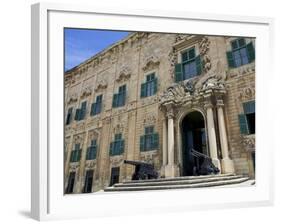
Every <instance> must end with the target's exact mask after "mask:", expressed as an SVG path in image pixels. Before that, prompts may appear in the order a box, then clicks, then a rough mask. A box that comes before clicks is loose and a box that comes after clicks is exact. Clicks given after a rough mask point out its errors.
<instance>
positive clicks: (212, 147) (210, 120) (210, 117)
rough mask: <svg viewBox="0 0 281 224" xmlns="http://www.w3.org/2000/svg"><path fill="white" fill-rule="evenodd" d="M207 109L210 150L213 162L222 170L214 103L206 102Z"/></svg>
mask: <svg viewBox="0 0 281 224" xmlns="http://www.w3.org/2000/svg"><path fill="white" fill-rule="evenodd" d="M205 108H206V110H207V129H208V139H209V151H210V156H211V158H212V162H213V163H214V165H215V166H216V167H218V168H219V169H220V170H221V166H220V161H219V159H218V150H217V140H216V130H215V124H214V114H213V105H212V104H211V102H207V103H206V104H205Z"/></svg>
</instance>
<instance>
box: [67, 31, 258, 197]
mask: <svg viewBox="0 0 281 224" xmlns="http://www.w3.org/2000/svg"><path fill="white" fill-rule="evenodd" d="M254 49H255V39H254V38H242V37H222V36H202V35H182V34H161V33H143V32H135V33H131V34H130V35H128V36H127V37H126V38H124V39H123V40H121V41H119V42H117V43H115V44H114V45H112V46H110V47H108V48H107V49H105V50H103V51H102V52H100V53H98V54H97V55H95V56H93V57H92V58H90V59H89V60H87V61H85V62H84V63H82V64H80V65H79V66H77V67H75V68H73V69H71V70H69V71H67V72H66V73H65V170H64V174H65V180H64V181H65V192H66V193H86V192H96V191H99V190H101V189H104V188H105V187H108V186H110V185H112V184H114V183H116V182H122V181H125V180H130V179H131V177H132V174H133V171H134V167H133V166H130V165H126V164H124V163H123V161H124V160H125V159H126V160H136V161H146V162H150V163H153V164H154V166H155V168H156V169H157V170H158V171H159V173H160V175H161V176H162V177H175V176H186V175H194V169H195V170H196V161H195V160H194V158H193V156H192V155H191V149H195V150H196V151H198V152H200V153H203V154H205V155H208V156H209V157H211V158H212V161H213V163H214V164H215V165H216V166H217V167H218V168H219V169H220V170H221V173H236V174H242V175H248V176H250V177H251V178H254V176H255V171H254V170H255V50H254ZM199 163H201V161H199Z"/></svg>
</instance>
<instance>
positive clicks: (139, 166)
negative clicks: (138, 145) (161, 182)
mask: <svg viewBox="0 0 281 224" xmlns="http://www.w3.org/2000/svg"><path fill="white" fill-rule="evenodd" d="M124 163H125V164H130V165H133V166H135V172H134V174H133V176H132V180H146V179H157V178H158V176H159V174H158V172H157V171H156V170H155V169H154V166H153V165H152V164H150V163H145V162H140V161H132V160H124Z"/></svg>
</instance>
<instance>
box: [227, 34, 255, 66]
mask: <svg viewBox="0 0 281 224" xmlns="http://www.w3.org/2000/svg"><path fill="white" fill-rule="evenodd" d="M231 49H232V50H231V51H229V52H227V53H226V54H227V61H228V66H229V67H230V68H236V67H239V66H242V65H246V64H249V63H251V62H252V61H254V60H255V49H254V46H253V43H252V42H250V43H248V44H246V41H245V39H244V38H239V39H236V40H233V41H232V42H231Z"/></svg>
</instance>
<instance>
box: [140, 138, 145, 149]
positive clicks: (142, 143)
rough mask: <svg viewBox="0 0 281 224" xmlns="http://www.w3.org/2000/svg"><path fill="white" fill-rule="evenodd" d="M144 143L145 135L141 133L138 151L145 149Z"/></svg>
mask: <svg viewBox="0 0 281 224" xmlns="http://www.w3.org/2000/svg"><path fill="white" fill-rule="evenodd" d="M144 145H145V136H144V135H142V136H141V137H140V151H141V152H142V151H144V150H145V148H144Z"/></svg>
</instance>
